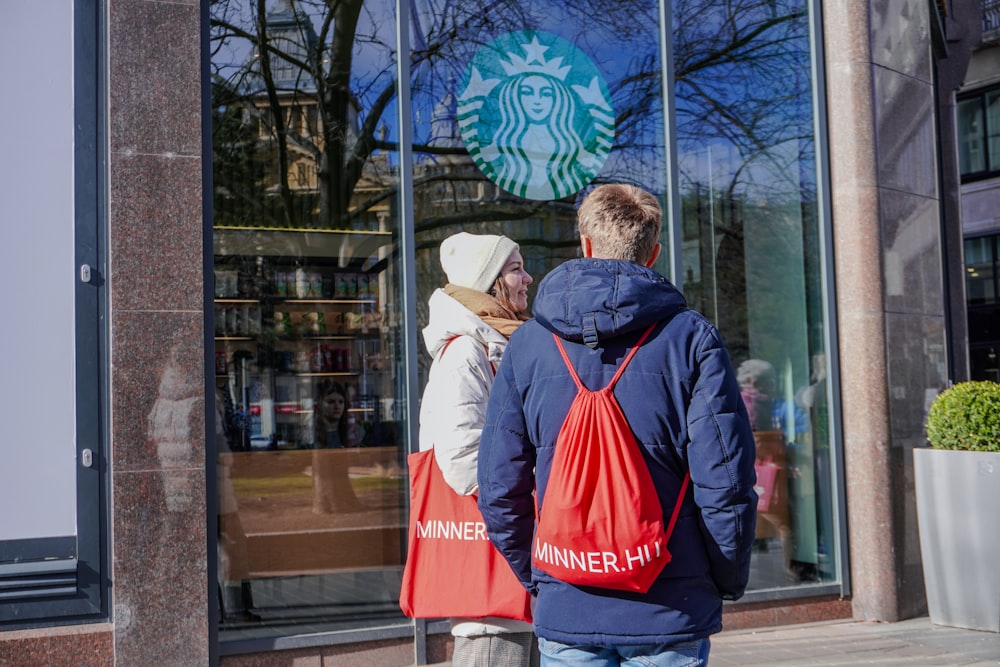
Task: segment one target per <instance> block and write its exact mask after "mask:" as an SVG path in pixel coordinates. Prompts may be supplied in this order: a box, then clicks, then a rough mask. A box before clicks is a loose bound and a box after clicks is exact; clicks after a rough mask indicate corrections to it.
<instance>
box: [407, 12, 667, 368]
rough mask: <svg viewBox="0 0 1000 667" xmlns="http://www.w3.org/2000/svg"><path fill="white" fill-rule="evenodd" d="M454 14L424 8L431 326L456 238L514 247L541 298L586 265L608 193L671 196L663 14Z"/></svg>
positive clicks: (422, 127)
mask: <svg viewBox="0 0 1000 667" xmlns="http://www.w3.org/2000/svg"><path fill="white" fill-rule="evenodd" d="M444 5H446V8H445V7H442V5H441V3H433V2H429V1H427V0H418V1H417V2H416V3H415V4H414V5H412V6H413V7H414V10H413V15H412V31H411V46H412V48H413V51H412V55H411V57H412V100H413V127H414V129H413V132H414V165H413V168H414V177H415V191H414V200H415V211H414V225H415V227H414V230H415V234H416V241H417V242H416V245H417V257H416V261H417V281H418V285H417V288H418V296H417V309H418V314H417V319H418V323H419V325H420V326H424V325H425V324H426V322H427V312H426V311H427V300H428V298H429V297H430V295H431V292H432V291H433V290H434V289H435V288H438V287H441V286H442V285H443V284H444V275H443V273H442V271H441V267H440V263H439V259H438V246H439V244H440V242H441V240H442V239H444V238H446V237H447V236H449V235H451V234H453V233H455V232H458V231H460V230H464V231H468V232H473V233H490V234H504V235H506V236H508V237H510V238H512V239H513V240H515V241H517V242H518V243H519V244H520V246H521V253H522V255H523V256H524V259H525V267H526V269H527V270H528V272H529V273H530V274H531V275H532V277H533V278H534V283H533V286H537V285H538V283H539V281H540V280H541V279H542V278H543V277H544V275H545V273H546V272H547V271H548V270H550V269H551V268H553V267H555V266H556V265H557V264H558V263H559V262H560V261H562V260H564V259H567V258H572V257H576V256H577V255H578V244H579V242H578V240H577V234H576V218H575V210H576V208H575V207H576V205H577V204H578V202H579V200H580V199H581V198H582V196H583V195H584V194H585V193H586V192H587V191H588V190H589V188H591V187H592V186H593V185H594V184H596V183H601V182H607V181H626V182H634V183H636V184H638V185H641V186H643V187H645V188H647V189H649V190H650V191H652V192H654V193H657V194H659V195H661V196H662V195H663V194H664V192H665V183H666V176H665V170H664V164H665V148H664V147H665V141H664V134H663V128H664V126H665V123H664V118H663V104H662V97H663V95H662V86H661V76H662V72H661V60H660V56H659V54H660V51H659V49H660V46H659V44H660V40H659V32H658V27H657V26H658V19H657V16H658V4H657V2H655V1H653V0H637V1H631V2H628V3H619V2H607V1H600V0H592V1H588V2H576V3H553V2H545V1H540V0H533V1H524V0H518V1H513V0H501V1H500V2H488V1H485V0H480V1H469V0H465V1H462V2H445V3H444ZM533 289H534V287H532V292H533ZM419 363H420V368H421V377H422V378H425V377H426V369H427V367H428V366H429V363H430V359H429V357H428V356H427V355H426V354H424V355H421V359H420V360H419Z"/></svg>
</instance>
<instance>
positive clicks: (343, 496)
mask: <svg viewBox="0 0 1000 667" xmlns="http://www.w3.org/2000/svg"><path fill="white" fill-rule="evenodd" d="M257 7H258V3H256V2H250V0H219V1H218V2H213V3H212V47H213V57H212V67H213V72H212V73H213V124H214V126H213V129H214V137H213V150H214V166H213V171H214V178H215V183H214V196H215V202H214V221H215V228H214V238H213V243H214V250H215V275H214V278H215V290H216V293H215V304H214V306H215V327H216V329H215V345H216V389H217V392H216V396H215V401H216V407H217V411H218V412H217V414H218V417H217V422H218V424H219V430H220V432H219V434H218V442H219V452H220V453H219V462H218V463H219V465H218V469H219V491H220V500H219V525H220V535H219V547H220V567H219V570H220V577H219V579H220V581H219V586H220V591H221V593H222V594H221V596H220V598H221V602H222V607H223V609H222V611H223V616H222V638H223V640H227V639H233V640H237V639H241V638H253V637H262V636H273V635H276V634H292V633H302V632H303V631H304V628H306V627H307V628H308V632H322V631H326V630H333V629H338V628H349V629H357V628H364V627H372V626H374V625H376V624H384V623H385V621H386V619H395V620H397V621H401V620H403V619H402V616H401V615H400V612H399V609H398V606H397V598H398V592H399V584H400V572H401V566H402V562H403V558H404V551H405V541H406V540H405V538H406V528H405V524H406V512H405V510H406V507H405V504H406V473H405V465H404V463H405V454H406V447H407V445H408V444H410V443H408V442H407V441H406V438H405V435H404V434H405V433H408V432H410V431H411V430H412V429H411V428H410V426H409V425H407V424H405V416H406V415H407V414H416V411H415V409H413V406H416V405H417V403H418V401H419V396H418V395H410V396H407V395H406V393H405V387H404V385H403V381H404V380H403V378H405V377H406V376H407V372H408V368H412V367H410V366H408V365H409V364H414V365H416V366H417V369H418V372H417V377H418V388H419V387H422V386H423V382H424V381H425V379H426V371H427V369H428V367H429V365H430V357H429V355H428V354H427V352H426V350H425V348H424V346H423V344H422V343H418V350H417V353H416V354H415V355H410V357H407V356H406V355H405V354H404V344H403V341H404V340H406V339H407V336H404V326H405V321H404V320H405V318H404V315H403V313H404V308H403V303H404V299H403V296H404V294H403V290H402V285H403V284H404V278H403V267H404V266H406V264H405V263H407V262H413V270H414V275H415V276H416V294H415V295H410V294H407V295H405V296H406V297H407V298H408V300H412V303H413V304H415V310H416V322H415V323H416V326H417V327H418V329H419V328H421V327H423V326H424V325H426V323H427V302H428V299H429V297H430V295H431V293H432V292H433V290H434V289H436V288H438V287H441V286H442V285H443V284H444V282H445V279H444V275H443V273H442V271H441V268H440V263H439V259H438V249H439V246H440V243H441V241H442V240H443V239H444V238H446V237H447V236H449V235H451V234H453V233H455V232H458V231H467V232H473V233H490V234H504V235H506V236H509V237H510V238H512V239H514V240H515V241H517V242H518V243H519V244H520V248H521V253H522V255H523V256H524V259H525V268H526V269H527V271H528V272H529V273H530V274H531V275H532V276H533V277H534V279H535V282H534V286H535V287H536V286H537V285H538V283H539V282H540V280H541V279H542V278H543V277H544V276H545V274H546V273H547V272H548V271H549V270H551V269H552V268H554V267H555V266H556V265H557V264H558V263H559V262H561V261H564V260H565V259H568V258H572V257H576V256H578V252H579V251H578V239H577V234H576V222H575V212H576V207H577V205H578V204H579V202H580V201H581V199H582V198H583V196H585V195H586V193H587V192H588V191H589V190H590V189H591V188H592V187H593V186H595V185H598V184H600V183H605V182H630V183H635V184H637V185H640V186H642V187H644V188H646V189H647V190H650V191H651V192H653V193H655V194H656V195H657V196H658V197H660V198H661V199H662V201H663V203H664V210H665V211H667V212H670V211H679V213H680V216H679V218H677V219H674V218H673V217H672V216H671V215H669V213H668V215H667V218H668V219H667V220H665V228H664V234H663V238H662V241H663V242H664V245H665V251H666V252H664V253H663V255H662V256H661V259H660V261H659V264H658V265H657V267H656V268H657V269H658V270H660V271H661V272H662V273H664V274H665V275H668V276H671V277H674V276H676V278H677V282H678V283H679V286H680V287H682V288H683V290H684V292H685V294H686V296H687V298H688V299H689V301H690V303H691V304H692V306H693V307H695V308H697V309H698V310H700V311H702V312H703V313H704V314H705V315H707V316H708V317H709V318H711V319H712V320H713V321H715V322H716V323H717V324H718V325H719V328H720V329H721V331H722V333H723V335H724V336H725V337H726V339H727V342H728V343H729V345H730V348H731V351H732V354H733V357H734V361H735V362H736V364H737V365H740V364H742V363H743V362H746V361H752V362H753V363H751V364H749V365H748V366H745V367H744V369H743V370H744V371H745V374H749V371H750V369H751V368H754V367H755V368H756V370H758V371H763V373H764V374H763V375H760V376H758V377H757V382H758V383H759V384H758V389H759V390H760V391H763V392H766V393H767V397H766V398H767V406H766V409H765V411H764V412H762V413H761V414H762V415H766V416H765V417H764V418H763V420H762V421H761V423H760V424H759V429H758V436H759V446H760V450H761V452H763V456H762V461H761V462H762V464H764V463H771V464H773V465H774V466H776V467H777V469H778V470H777V474H776V475H774V479H773V480H772V482H771V483H772V485H773V486H772V491H773V493H772V494H771V495H770V496H769V500H768V501H767V502H768V505H767V509H764V508H763V507H762V508H761V514H760V516H761V522H760V523H761V525H762V528H761V532H760V534H759V540H758V553H757V554H756V558H755V565H754V574H753V578H752V580H751V587H752V588H753V589H754V590H765V589H773V588H784V587H789V586H799V585H808V584H813V583H831V582H835V581H836V578H837V575H836V567H835V564H834V561H835V558H834V556H833V554H834V543H835V539H834V530H835V523H834V510H833V507H832V503H833V491H832V484H831V479H832V474H831V461H832V459H831V453H830V451H831V436H830V429H829V427H828V413H827V396H828V394H829V391H828V389H827V382H826V377H827V367H826V363H825V359H826V355H825V347H824V345H825V343H824V340H825V332H826V327H827V323H826V321H825V319H824V313H825V309H824V303H825V294H824V291H823V287H822V280H821V271H822V269H823V267H822V265H821V264H822V262H821V252H820V245H821V243H820V239H821V230H820V222H819V216H818V208H819V207H818V195H817V190H818V188H817V168H816V143H815V142H816V139H815V136H814V131H813V127H814V117H813V111H814V109H813V90H812V82H811V80H810V71H811V68H810V63H811V58H812V54H811V52H810V43H809V35H808V30H809V17H808V13H807V9H806V7H805V6H804V5H803V3H801V2H796V1H792V0H785V1H783V2H781V1H779V2H769V3H760V2H757V1H756V0H744V1H739V2H731V3H725V4H724V5H720V4H719V3H713V2H710V1H708V0H676V1H675V2H673V3H670V5H669V7H666V6H665V5H664V4H663V3H662V2H657V1H656V0H630V1H628V2H621V1H620V0H615V1H613V2H612V1H610V0H588V1H587V2H576V3H562V2H552V1H551V0H518V1H514V0H501V1H500V2H486V1H485V0H482V1H480V0H461V1H454V2H452V1H448V0H446V1H445V2H443V3H442V2H430V0H414V1H413V2H410V3H407V6H406V9H407V12H408V14H409V34H408V38H409V42H410V43H409V45H408V58H409V63H408V65H409V71H410V79H409V81H407V82H405V84H404V85H406V86H408V90H406V92H407V93H408V95H407V96H406V98H408V99H409V100H410V107H411V108H410V111H411V114H410V121H411V125H410V126H409V127H407V130H408V132H407V133H404V134H409V135H411V136H412V143H410V144H408V145H406V146H403V147H402V150H400V146H399V143H398V142H399V137H400V133H399V131H398V130H399V128H398V121H397V118H398V109H397V108H396V104H397V99H398V98H397V93H398V92H399V91H398V90H397V87H396V81H395V77H396V76H397V73H396V72H397V67H396V60H395V59H396V46H395V34H396V33H395V32H394V31H395V20H396V19H395V4H394V3H393V2H392V1H391V0H366V1H364V2H362V1H361V0H358V1H356V2H340V3H326V2H321V1H319V0H315V1H313V0H309V1H307V0H298V1H293V0H283V1H277V2H267V3H266V8H265V11H264V12H262V13H258V11H257ZM664 11H666V12H668V13H670V14H671V15H672V22H673V30H672V35H671V37H672V45H673V51H672V54H671V55H672V57H673V59H674V62H673V63H672V71H673V73H674V74H673V76H674V79H673V80H672V81H670V80H669V78H668V76H667V75H665V71H667V69H668V68H666V67H665V63H664V62H663V60H662V58H663V54H664V53H665V44H664V42H665V41H666V40H665V39H664V34H665V33H664V28H663V22H662V21H661V13H662V12H664ZM668 81H669V83H668ZM665 86H671V87H669V88H666V89H665ZM670 99H672V101H673V103H674V107H675V108H676V117H675V118H673V119H670V118H667V117H666V115H665V114H666V111H665V110H666V109H668V108H670V106H669V104H668V103H667V100H670ZM673 127H676V140H675V141H674V137H673V136H671V132H672V129H671V128H673ZM672 181H677V182H678V183H679V189H678V190H676V191H674V190H672V185H671V182H672ZM401 184H402V185H403V186H404V187H403V188H400V185H401ZM410 186H412V187H410ZM401 191H402V192H404V193H405V192H412V199H411V198H407V197H402V198H401V197H400V192H401ZM401 201H403V202H406V203H407V210H400V202H401ZM411 206H412V208H411ZM404 223H405V225H407V226H410V225H412V232H413V238H414V241H415V246H414V248H413V252H412V254H409V253H408V256H405V257H404V256H402V255H401V253H400V249H401V247H402V246H401V238H402V236H401V235H402V231H403V227H402V226H403V224H404ZM408 230H409V227H408ZM674 238H677V239H681V241H682V245H681V247H679V248H678V247H670V246H671V243H670V241H671V239H674ZM678 258H679V259H678ZM533 290H534V287H532V292H533ZM529 296H533V294H532V295H529ZM415 333H416V337H417V338H419V331H417V332H415ZM408 335H410V336H412V335H413V332H410V333H409V334H408ZM406 407H410V409H409V410H407V409H404V408H406ZM765 474H766V471H765V472H762V475H765Z"/></svg>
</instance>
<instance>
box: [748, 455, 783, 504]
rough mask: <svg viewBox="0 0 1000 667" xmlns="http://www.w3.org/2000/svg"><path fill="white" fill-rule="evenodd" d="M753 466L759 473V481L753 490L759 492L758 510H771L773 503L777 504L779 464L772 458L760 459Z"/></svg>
mask: <svg viewBox="0 0 1000 667" xmlns="http://www.w3.org/2000/svg"><path fill="white" fill-rule="evenodd" d="M753 468H754V471H755V472H756V473H757V483H756V484H755V485H754V487H753V490H754V491H756V492H757V511H758V512H770V511H771V505H772V504H776V503H775V500H776V496H777V493H776V492H777V488H776V484H777V481H778V465H777V464H776V463H774V462H773V461H771V460H770V459H768V460H766V461H759V460H758V461H757V462H756V463H754V466H753Z"/></svg>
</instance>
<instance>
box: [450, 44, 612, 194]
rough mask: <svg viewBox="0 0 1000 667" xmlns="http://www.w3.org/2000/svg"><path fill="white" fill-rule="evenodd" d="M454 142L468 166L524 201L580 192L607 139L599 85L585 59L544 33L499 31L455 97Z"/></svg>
mask: <svg viewBox="0 0 1000 667" xmlns="http://www.w3.org/2000/svg"><path fill="white" fill-rule="evenodd" d="M458 122H459V130H460V132H461V135H462V141H464V142H465V146H466V148H468V150H469V154H470V155H471V156H472V159H473V160H474V161H475V163H476V166H478V167H479V169H481V170H482V172H483V173H484V174H486V176H487V177H488V178H489V179H490V180H491V181H493V182H494V183H496V184H497V185H498V186H500V187H501V188H503V189H504V190H506V191H507V192H510V193H513V194H515V195H517V196H519V197H523V198H525V199H538V200H550V199H561V198H563V197H566V196H568V195H571V194H573V193H575V192H578V191H580V190H581V189H583V188H584V186H586V185H587V184H588V183H590V182H591V181H592V180H593V179H594V177H595V176H597V173H598V172H599V171H600V170H601V167H602V166H603V165H604V161H605V160H606V159H607V157H608V153H609V152H610V150H611V146H612V144H613V143H614V137H615V114H614V110H613V109H612V107H611V96H610V95H609V94H608V88H607V85H606V84H605V83H604V79H603V78H602V77H601V73H600V72H599V71H598V70H597V68H596V67H595V66H594V64H593V63H592V62H591V60H590V58H588V57H587V56H586V54H584V53H583V52H582V51H580V50H579V49H577V48H576V47H575V46H573V45H572V44H570V43H569V42H567V41H566V40H564V39H562V38H561V37H558V36H556V35H553V34H551V33H546V32H536V31H532V30H523V31H518V32H511V33H507V34H506V35H502V36H500V37H498V38H497V39H495V40H493V41H492V42H490V43H489V44H487V45H486V46H484V47H482V48H480V49H479V51H477V52H476V55H475V57H473V59H472V62H471V63H469V67H468V69H467V70H466V72H465V77H464V80H463V82H462V93H461V95H460V96H459V98H458Z"/></svg>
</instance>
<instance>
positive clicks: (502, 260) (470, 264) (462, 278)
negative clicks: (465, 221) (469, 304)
mask: <svg viewBox="0 0 1000 667" xmlns="http://www.w3.org/2000/svg"><path fill="white" fill-rule="evenodd" d="M518 248H519V246H518V245H517V244H516V243H514V242H513V241H511V240H510V239H509V238H507V237H506V236H493V235H491V234H469V233H467V232H459V233H458V234H454V235H452V236H449V237H448V238H446V239H445V240H444V241H442V242H441V268H443V269H444V272H445V275H447V276H448V282H449V283H451V284H452V285H458V286H459V287H468V288H469V289H474V290H478V291H480V292H488V291H489V290H490V288H491V287H493V283H494V282H496V279H497V276H499V275H500V271H501V270H503V267H504V264H506V263H507V258H508V257H510V254H511V253H512V252H514V251H515V250H517V249H518Z"/></svg>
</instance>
